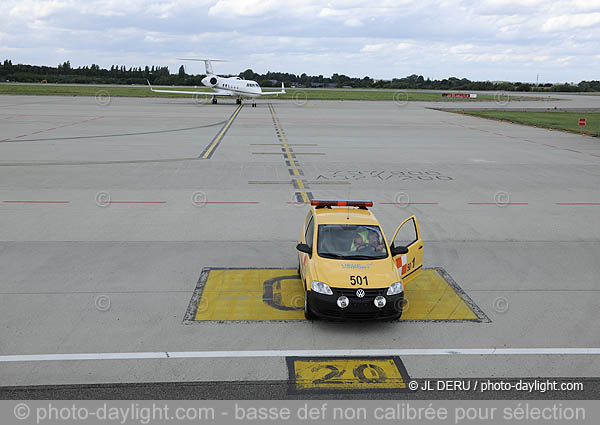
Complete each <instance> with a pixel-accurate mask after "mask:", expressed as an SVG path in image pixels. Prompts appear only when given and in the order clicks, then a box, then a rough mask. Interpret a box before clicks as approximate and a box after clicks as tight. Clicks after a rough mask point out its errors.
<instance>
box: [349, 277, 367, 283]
mask: <svg viewBox="0 0 600 425" xmlns="http://www.w3.org/2000/svg"><path fill="white" fill-rule="evenodd" d="M363 282H364V284H365V285H368V284H369V281H368V280H367V276H350V285H362V284H363Z"/></svg>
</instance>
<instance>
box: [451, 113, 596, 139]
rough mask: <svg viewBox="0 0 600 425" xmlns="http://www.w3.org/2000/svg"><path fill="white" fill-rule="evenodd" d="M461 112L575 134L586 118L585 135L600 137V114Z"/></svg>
mask: <svg viewBox="0 0 600 425" xmlns="http://www.w3.org/2000/svg"><path fill="white" fill-rule="evenodd" d="M462 112H464V113H465V114H468V115H474V116H477V117H482V118H491V119H496V120H503V121H509V122H510V121H512V122H515V123H519V124H525V125H535V126H537V127H543V128H552V129H553V130H563V131H564V130H568V131H572V132H575V133H579V132H580V131H581V128H580V127H579V124H578V122H579V118H586V120H587V123H586V124H587V125H586V126H585V128H584V131H585V133H586V134H589V135H592V136H600V112H563V111H558V112H546V111H544V112H530V111H495V110H486V111H482V110H479V111H473V110H465V111H459V113H462Z"/></svg>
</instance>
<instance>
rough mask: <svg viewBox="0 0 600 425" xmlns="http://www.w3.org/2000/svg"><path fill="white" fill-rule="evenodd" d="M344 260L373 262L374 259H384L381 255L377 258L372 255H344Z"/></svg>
mask: <svg viewBox="0 0 600 425" xmlns="http://www.w3.org/2000/svg"><path fill="white" fill-rule="evenodd" d="M344 258H347V259H349V260H374V259H378V258H385V257H382V256H381V255H379V256H374V255H346V256H344Z"/></svg>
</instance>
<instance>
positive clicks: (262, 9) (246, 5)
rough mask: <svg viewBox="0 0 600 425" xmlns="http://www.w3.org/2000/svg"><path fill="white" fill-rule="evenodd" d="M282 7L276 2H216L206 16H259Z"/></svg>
mask: <svg viewBox="0 0 600 425" xmlns="http://www.w3.org/2000/svg"><path fill="white" fill-rule="evenodd" d="M281 6H282V2H279V1H277V0H217V3H216V4H215V5H214V6H212V7H211V8H210V9H209V11H208V14H209V15H210V16H220V17H239V16H241V17H251V16H261V15H265V14H267V13H269V12H272V11H273V10H275V9H278V8H279V7H281Z"/></svg>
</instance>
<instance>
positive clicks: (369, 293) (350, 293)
mask: <svg viewBox="0 0 600 425" xmlns="http://www.w3.org/2000/svg"><path fill="white" fill-rule="evenodd" d="M358 289H360V288H352V289H347V288H344V289H338V288H334V291H335V295H337V296H338V297H339V296H341V295H345V296H347V297H348V298H349V299H357V300H360V299H363V300H373V299H375V297H376V296H378V295H384V296H385V293H386V292H387V288H380V289H365V288H362V289H363V290H364V291H365V296H364V297H363V298H358V297H357V296H356V291H357V290H358Z"/></svg>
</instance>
